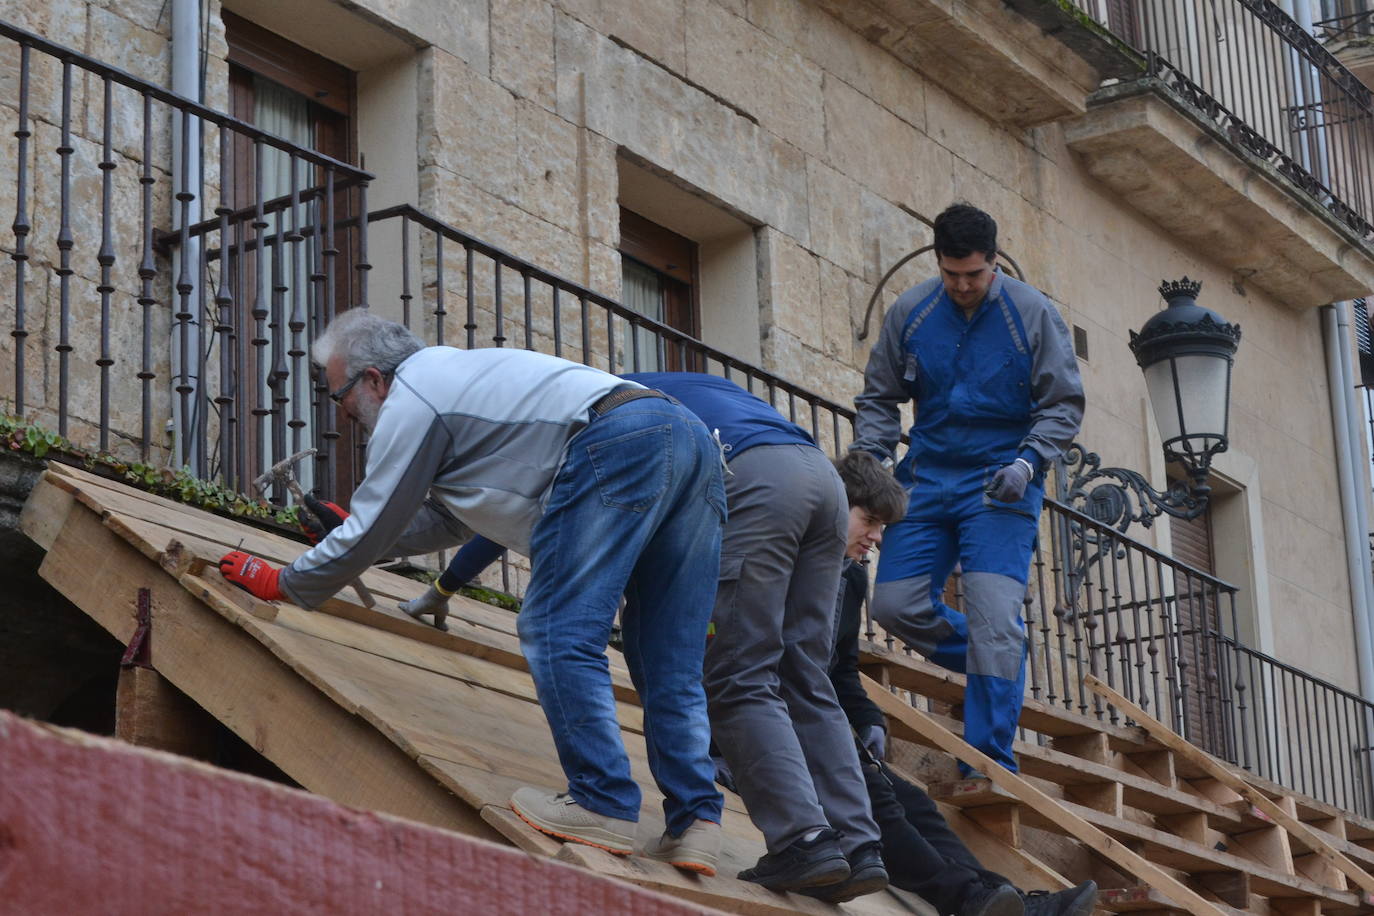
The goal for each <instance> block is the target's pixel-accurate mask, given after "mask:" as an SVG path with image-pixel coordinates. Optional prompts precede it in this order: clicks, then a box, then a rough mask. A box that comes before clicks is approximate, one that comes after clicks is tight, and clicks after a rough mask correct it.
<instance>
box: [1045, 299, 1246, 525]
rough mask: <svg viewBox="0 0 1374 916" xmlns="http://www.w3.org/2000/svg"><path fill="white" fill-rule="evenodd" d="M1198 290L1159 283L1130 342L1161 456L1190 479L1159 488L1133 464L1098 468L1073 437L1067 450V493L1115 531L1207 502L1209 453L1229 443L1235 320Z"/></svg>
mask: <svg viewBox="0 0 1374 916" xmlns="http://www.w3.org/2000/svg"><path fill="white" fill-rule="evenodd" d="M1201 289H1202V284H1201V283H1198V282H1195V281H1193V280H1189V279H1188V278H1187V277H1184V278H1183V279H1182V280H1173V281H1169V282H1166V283H1164V284H1163V285H1162V286H1160V288H1159V294H1160V295H1161V296H1163V297H1164V300H1165V301H1166V302H1167V303H1168V307H1167V308H1166V309H1164V310H1163V311H1162V312H1159V313H1157V314H1156V315H1155V316H1154V317H1152V318H1151V319H1150V320H1149V321H1147V322H1145V326H1144V327H1143V328H1141V329H1140V331H1139V332H1138V333H1137V332H1135V331H1132V332H1131V341H1130V346H1131V352H1132V353H1134V354H1135V358H1136V362H1138V363H1139V364H1140V368H1141V370H1142V371H1143V372H1144V373H1145V387H1146V389H1147V390H1148V391H1149V394H1150V405H1151V407H1153V408H1154V414H1155V423H1156V425H1157V426H1158V427H1159V434H1160V437H1161V438H1163V440H1164V458H1165V460H1167V461H1176V462H1178V463H1179V464H1181V465H1183V467H1184V469H1185V470H1186V471H1187V473H1188V480H1187V481H1182V480H1180V481H1175V482H1174V483H1173V484H1172V485H1171V486H1170V487H1169V488H1168V489H1167V490H1165V491H1164V492H1160V491H1158V490H1155V489H1154V488H1153V487H1151V486H1150V485H1149V483H1148V482H1146V480H1145V478H1144V477H1143V476H1142V475H1141V474H1140V473H1139V472H1137V471H1132V470H1130V469H1128V468H1104V467H1100V466H1099V465H1100V463H1101V459H1100V458H1099V457H1098V456H1097V455H1096V454H1093V453H1091V452H1088V451H1087V450H1086V449H1084V448H1083V447H1082V446H1081V445H1079V444H1078V443H1074V444H1073V446H1071V447H1070V449H1069V452H1068V454H1067V455H1066V456H1065V458H1066V461H1067V464H1068V468H1067V475H1066V476H1067V479H1068V483H1067V486H1066V488H1065V491H1066V492H1065V493H1064V498H1065V500H1066V501H1067V502H1069V503H1070V504H1079V505H1082V506H1083V509H1084V511H1086V512H1088V513H1089V514H1090V515H1092V516H1093V517H1094V518H1095V519H1097V520H1098V521H1100V522H1103V523H1105V524H1109V525H1113V526H1115V527H1116V528H1117V529H1118V530H1119V531H1125V530H1126V528H1127V526H1129V525H1130V524H1131V523H1132V522H1140V523H1141V524H1143V525H1145V526H1147V527H1148V526H1149V524H1150V522H1151V521H1152V520H1153V519H1155V518H1157V517H1158V516H1160V515H1161V514H1167V515H1171V516H1173V517H1175V518H1183V519H1192V518H1197V517H1198V516H1199V515H1201V514H1202V513H1203V512H1204V511H1205V510H1206V509H1207V500H1208V497H1209V495H1210V494H1211V488H1210V487H1209V486H1207V473H1208V471H1209V469H1210V468H1211V465H1212V457H1213V456H1214V455H1217V454H1219V453H1221V452H1224V451H1226V446H1227V435H1228V433H1229V419H1230V402H1231V365H1232V362H1233V360H1234V357H1235V353H1236V347H1237V345H1238V344H1239V343H1240V326H1239V325H1235V324H1231V323H1230V322H1228V321H1227V320H1226V319H1225V318H1222V317H1221V316H1220V315H1218V314H1217V313H1216V312H1214V311H1212V310H1211V309H1207V308H1203V307H1202V306H1200V305H1198V304H1197V294H1198V292H1199V291H1200V290H1201ZM1104 480H1105V481H1107V482H1104ZM1090 484H1091V485H1092V486H1090Z"/></svg>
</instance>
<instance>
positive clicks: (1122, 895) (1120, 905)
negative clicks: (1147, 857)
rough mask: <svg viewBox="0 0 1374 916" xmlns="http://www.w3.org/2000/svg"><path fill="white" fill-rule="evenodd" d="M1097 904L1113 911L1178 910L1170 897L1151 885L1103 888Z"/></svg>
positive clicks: (1152, 911)
mask: <svg viewBox="0 0 1374 916" xmlns="http://www.w3.org/2000/svg"><path fill="white" fill-rule="evenodd" d="M1097 905H1098V907H1099V908H1100V909H1104V910H1110V911H1111V912H1113V913H1161V912H1178V911H1177V910H1176V909H1174V906H1173V904H1172V903H1171V902H1170V901H1169V898H1168V897H1166V896H1165V895H1164V894H1162V893H1160V892H1159V891H1157V890H1155V889H1154V888H1153V887H1150V886H1149V885H1140V886H1137V887H1109V888H1102V889H1101V890H1099V891H1098V892H1097Z"/></svg>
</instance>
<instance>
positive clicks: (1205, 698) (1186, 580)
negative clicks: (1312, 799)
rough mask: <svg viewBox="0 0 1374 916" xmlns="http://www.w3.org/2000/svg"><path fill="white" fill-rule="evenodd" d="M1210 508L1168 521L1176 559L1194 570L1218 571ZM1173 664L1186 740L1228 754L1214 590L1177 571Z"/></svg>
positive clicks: (1203, 571) (1223, 680) (1175, 576)
mask: <svg viewBox="0 0 1374 916" xmlns="http://www.w3.org/2000/svg"><path fill="white" fill-rule="evenodd" d="M1212 527H1213V526H1212V509H1211V507H1210V506H1209V507H1208V508H1207V511H1206V512H1204V513H1202V515H1200V516H1198V517H1197V518H1195V519H1193V520H1191V521H1183V520H1180V519H1174V520H1172V521H1171V522H1170V528H1169V531H1170V534H1171V536H1172V540H1173V554H1174V558H1175V559H1176V560H1178V561H1179V562H1180V563H1183V564H1185V565H1187V566H1188V567H1189V568H1191V569H1194V570H1197V571H1198V572H1202V573H1207V574H1208V575H1216V551H1215V550H1214V548H1213V543H1214V542H1213V532H1212ZM1174 594H1175V597H1176V613H1177V621H1178V625H1177V628H1176V633H1177V637H1176V643H1175V649H1174V657H1175V667H1176V669H1177V671H1178V673H1179V682H1180V683H1181V684H1182V685H1183V689H1182V690H1181V691H1180V693H1181V697H1180V700H1181V706H1182V709H1181V712H1182V716H1183V725H1184V728H1185V729H1186V731H1187V736H1188V739H1189V740H1190V741H1192V742H1193V743H1194V744H1196V745H1198V746H1199V747H1201V748H1203V749H1204V750H1206V751H1209V752H1211V753H1213V754H1216V755H1217V756H1219V757H1224V758H1225V757H1229V756H1230V754H1229V752H1230V751H1231V750H1233V749H1232V748H1231V747H1230V744H1231V740H1230V737H1229V731H1230V730H1229V728H1228V725H1227V717H1226V714H1225V710H1226V703H1225V702H1224V699H1225V691H1227V690H1228V689H1229V684H1228V683H1227V681H1228V679H1227V678H1226V677H1225V676H1224V674H1223V670H1224V666H1223V663H1222V660H1221V658H1220V652H1221V650H1222V646H1221V643H1220V642H1219V641H1218V640H1217V639H1216V637H1215V635H1214V634H1217V633H1220V632H1221V621H1220V618H1219V616H1218V615H1219V613H1220V608H1219V606H1218V604H1219V602H1218V597H1219V596H1218V595H1217V593H1216V590H1215V589H1214V588H1212V587H1210V586H1209V585H1207V584H1206V583H1205V582H1204V581H1203V580H1202V579H1201V578H1200V577H1197V576H1193V575H1189V574H1187V573H1184V572H1179V571H1176V572H1175V574H1174Z"/></svg>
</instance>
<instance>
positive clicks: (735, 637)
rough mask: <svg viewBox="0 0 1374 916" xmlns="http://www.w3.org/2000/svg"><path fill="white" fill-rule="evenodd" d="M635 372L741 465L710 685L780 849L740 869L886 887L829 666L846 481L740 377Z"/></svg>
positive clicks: (753, 805)
mask: <svg viewBox="0 0 1374 916" xmlns="http://www.w3.org/2000/svg"><path fill="white" fill-rule="evenodd" d="M630 378H632V379H633V380H634V381H637V382H639V383H640V384H642V385H646V386H648V387H650V388H657V389H659V390H662V391H664V392H666V393H667V394H669V395H671V396H672V397H673V398H675V399H677V400H678V401H680V402H681V403H682V404H683V406H685V407H686V408H687V409H688V410H690V411H692V413H694V414H696V415H697V416H698V417H699V418H701V420H702V421H703V422H704V423H705V424H706V426H707V428H708V429H713V430H716V432H717V435H718V436H719V437H720V441H721V444H722V448H723V451H724V453H725V455H726V458H727V460H728V462H729V469H730V470H729V473H728V474H727V475H726V478H725V495H726V502H727V504H728V505H729V519H728V521H727V522H726V524H725V531H724V534H723V538H722V541H721V564H720V583H719V586H718V589H717V591H716V605H715V609H714V611H713V612H712V615H711V620H712V623H714V625H715V636H714V637H713V638H712V639H711V642H710V645H709V646H708V647H707V650H706V660H705V665H704V667H703V681H702V683H703V685H704V686H705V688H706V702H707V708H708V710H709V712H710V717H711V733H712V736H713V737H714V738H715V742H716V746H717V747H718V748H719V749H720V751H721V753H722V754H723V756H724V757H725V760H726V762H727V763H728V764H729V766H730V769H731V770H732V771H733V774H734V779H735V784H736V786H737V787H738V790H739V794H740V797H741V798H743V799H744V803H745V805H746V806H747V807H748V809H749V816H750V818H751V819H752V820H753V821H754V824H755V825H756V826H757V827H758V828H759V830H760V831H762V833H763V836H764V840H765V841H766V843H767V847H768V852H767V854H766V855H764V856H763V857H762V858H760V859H759V861H758V862H757V863H756V864H755V865H754V866H753V867H752V868H748V869H745V870H744V871H743V872H741V873H740V877H741V878H743V879H744V880H746V881H754V882H757V883H759V884H762V885H763V886H764V887H768V888H772V889H774V890H787V891H801V892H803V893H808V894H811V895H812V896H816V897H820V898H821V899H824V900H827V901H830V902H840V901H843V900H849V899H851V898H853V897H857V896H859V895H861V894H867V893H872V892H874V891H877V890H881V889H882V888H883V887H885V886H886V885H887V871H886V870H885V869H884V867H883V860H882V853H881V844H880V841H879V836H880V834H879V831H878V825H877V823H876V822H875V821H874V819H873V814H872V812H871V810H870V807H869V803H868V792H867V789H866V788H865V785H864V778H863V772H862V770H860V768H859V759H858V753H857V752H856V750H855V748H854V739H853V735H852V733H851V732H850V730H849V723H848V720H847V719H846V718H845V715H844V710H843V709H841V708H840V705H839V702H838V701H837V700H836V698H835V689H834V687H833V686H832V684H831V683H830V678H829V674H828V667H829V664H830V650H831V645H832V643H833V642H834V621H835V598H836V595H837V593H838V590H839V584H840V570H841V567H842V566H843V564H844V553H845V545H846V539H847V535H848V531H849V505H848V502H847V501H846V499H845V492H844V484H843V483H842V482H841V481H840V478H839V475H838V474H837V473H836V472H835V469H834V467H833V466H832V465H831V463H830V461H829V460H828V459H827V458H826V457H825V455H824V453H822V452H821V450H820V449H819V448H817V447H816V444H815V442H814V441H813V440H812V438H811V437H810V436H809V435H807V433H806V431H805V430H803V429H801V428H800V427H798V426H796V425H795V424H793V423H789V422H788V421H787V420H786V419H784V418H783V417H782V416H781V415H780V414H779V413H778V412H777V411H776V410H774V409H773V408H772V407H770V406H769V405H768V404H767V403H765V402H764V401H761V400H760V399H758V398H756V397H754V396H753V395H751V394H749V393H748V392H747V391H744V390H743V389H742V388H740V387H739V386H738V385H736V384H734V383H733V382H729V381H726V380H725V379H721V378H716V377H713V376H709V375H700V374H696V373H682V372H672V373H658V374H652V375H634V376H630Z"/></svg>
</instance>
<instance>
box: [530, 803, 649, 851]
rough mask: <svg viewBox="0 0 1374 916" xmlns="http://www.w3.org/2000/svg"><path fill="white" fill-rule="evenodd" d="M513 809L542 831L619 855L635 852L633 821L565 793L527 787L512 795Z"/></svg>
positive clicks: (634, 825)
mask: <svg viewBox="0 0 1374 916" xmlns="http://www.w3.org/2000/svg"><path fill="white" fill-rule="evenodd" d="M510 806H511V810H512V811H514V812H515V813H516V814H517V815H519V816H520V819H521V820H522V821H524V822H525V823H527V824H529V825H530V826H531V827H533V828H534V829H535V830H538V831H539V832H540V833H547V834H548V835H549V836H554V837H558V839H560V840H568V841H569V842H572V843H583V844H585V845H587V846H595V847H596V848H597V849H604V850H606V851H607V852H610V853H614V854H616V855H618V856H628V855H629V854H630V853H632V852H634V845H635V827H636V826H637V824H636V823H635V822H634V821H627V820H622V819H621V818H618V817H607V816H606V815H604V814H596V813H595V812H592V811H588V810H587V809H586V808H584V807H582V806H581V805H579V804H578V803H577V802H576V801H574V800H573V797H572V796H571V795H568V794H566V793H562V792H560V793H557V794H554V793H552V792H545V791H544V790H543V789H532V788H530V787H529V786H526V787H524V788H522V789H516V790H515V793H514V794H513V795H511V797H510Z"/></svg>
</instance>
